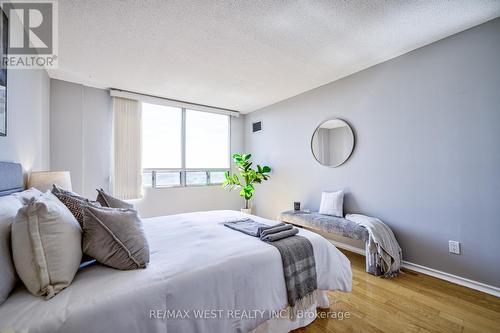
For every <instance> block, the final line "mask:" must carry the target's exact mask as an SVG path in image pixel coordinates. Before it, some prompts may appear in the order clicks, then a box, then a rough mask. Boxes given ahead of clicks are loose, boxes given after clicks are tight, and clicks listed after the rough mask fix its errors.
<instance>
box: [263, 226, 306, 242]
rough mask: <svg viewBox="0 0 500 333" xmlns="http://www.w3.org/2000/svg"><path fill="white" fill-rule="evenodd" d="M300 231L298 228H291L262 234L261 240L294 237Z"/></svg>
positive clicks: (273, 240) (270, 240)
mask: <svg viewBox="0 0 500 333" xmlns="http://www.w3.org/2000/svg"><path fill="white" fill-rule="evenodd" d="M298 233H299V230H298V229H297V228H290V229H289V230H283V231H278V232H274V233H270V234H265V235H263V234H261V236H260V240H261V241H264V242H276V241H278V240H280V239H283V238H288V237H292V236H294V235H296V234H298Z"/></svg>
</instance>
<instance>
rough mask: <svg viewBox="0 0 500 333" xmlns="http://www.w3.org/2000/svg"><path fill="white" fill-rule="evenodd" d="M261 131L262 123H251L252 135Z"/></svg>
mask: <svg viewBox="0 0 500 333" xmlns="http://www.w3.org/2000/svg"><path fill="white" fill-rule="evenodd" d="M261 131H262V121H260V120H259V121H256V122H254V123H252V133H257V132H261Z"/></svg>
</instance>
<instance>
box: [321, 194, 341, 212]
mask: <svg viewBox="0 0 500 333" xmlns="http://www.w3.org/2000/svg"><path fill="white" fill-rule="evenodd" d="M319 213H320V214H323V215H333V216H338V217H344V191H343V190H340V191H337V192H323V194H322V195H321V205H320V206H319Z"/></svg>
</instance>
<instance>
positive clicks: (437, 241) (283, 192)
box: [245, 19, 500, 287]
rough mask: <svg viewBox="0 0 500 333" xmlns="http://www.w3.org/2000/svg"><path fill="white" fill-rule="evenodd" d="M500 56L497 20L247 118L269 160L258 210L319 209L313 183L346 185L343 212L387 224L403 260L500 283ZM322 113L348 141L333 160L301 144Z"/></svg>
mask: <svg viewBox="0 0 500 333" xmlns="http://www.w3.org/2000/svg"><path fill="white" fill-rule="evenodd" d="M499 54H500V19H495V20H493V21H490V22H488V23H485V24H483V25H480V26H478V27H475V28H472V29H470V30H467V31H465V32H462V33H459V34H457V35H454V36H451V37H449V38H446V39H443V40H441V41H438V42H436V43H433V44H431V45H428V46H425V47H423V48H420V49H418V50H415V51H413V52H410V53H407V54H405V55H403V56H401V57H398V58H395V59H393V60H390V61H388V62H385V63H382V64H379V65H377V66H374V67H371V68H369V69H367V70H364V71H361V72H359V73H356V74H353V75H351V76H349V77H346V78H344V79H341V80H338V81H336V82H332V83H330V84H327V85H325V86H322V87H320V88H317V89H314V90H311V91H309V92H306V93H304V94H301V95H298V96H296V97H293V98H290V99H288V100H286V101H283V102H280V103H277V104H275V105H272V106H269V107H267V108H264V109H262V110H260V111H256V112H254V113H251V114H249V115H247V116H246V131H245V132H246V133H247V134H246V149H247V150H248V151H250V152H251V153H252V154H253V156H254V157H255V160H256V161H258V162H260V163H267V164H269V165H270V166H271V167H272V168H273V172H272V174H271V180H270V181H269V182H267V183H266V184H263V185H262V188H260V189H259V191H260V192H259V193H258V194H257V195H256V197H255V208H256V212H257V214H259V215H262V216H265V217H270V218H274V217H276V216H277V214H278V213H279V212H280V211H283V210H287V209H291V208H292V205H293V202H294V201H301V202H302V204H303V206H304V207H306V208H310V209H313V210H316V209H318V206H319V204H320V200H321V191H332V190H337V189H341V188H343V189H345V190H346V192H347V196H346V200H345V208H346V211H347V212H360V213H364V214H368V215H372V216H377V217H379V218H381V219H382V220H384V221H385V222H387V223H388V224H389V225H390V226H391V227H392V228H393V230H394V232H395V234H396V236H397V238H398V240H399V242H400V244H401V247H402V249H403V257H404V259H405V260H408V261H410V262H413V263H416V264H420V265H423V266H427V267H430V268H434V269H437V270H440V271H444V272H447V273H451V274H455V275H458V276H462V277H465V278H469V279H472V280H476V281H480V282H484V283H487V284H491V285H494V286H497V287H500V265H499V259H498V254H499V253H500V243H499V242H498V235H500V223H499V221H500V204H499V198H500V167H499V166H500V146H499V144H500V61H499V59H500V58H499ZM329 118H341V119H345V120H346V121H347V122H349V124H351V126H352V127H353V130H354V134H355V137H356V144H355V149H354V152H353V154H352V156H351V157H350V159H349V160H348V161H347V162H346V163H345V164H343V165H342V166H340V167H338V168H328V167H325V166H322V165H320V164H319V163H317V162H316V160H315V159H314V157H313V155H312V153H311V149H310V142H311V141H310V140H311V136H312V134H313V131H314V129H315V128H316V126H318V125H319V124H320V123H322V122H323V121H325V120H327V119H329ZM255 120H262V122H263V125H262V126H263V129H264V131H263V132H262V133H259V134H251V123H252V121H255ZM448 240H457V241H460V242H461V243H462V254H461V255H454V254H450V253H449V252H448Z"/></svg>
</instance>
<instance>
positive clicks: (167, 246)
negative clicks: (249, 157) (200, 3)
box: [0, 211, 352, 333]
mask: <svg viewBox="0 0 500 333" xmlns="http://www.w3.org/2000/svg"><path fill="white" fill-rule="evenodd" d="M245 216H246V215H244V214H242V213H239V212H236V211H210V212H199V213H190V214H180V215H171V216H163V217H157V218H150V219H145V220H144V229H145V231H146V234H147V237H148V240H149V245H150V250H151V261H150V264H149V266H148V267H147V268H146V269H143V270H135V271H119V270H115V269H112V268H108V267H104V266H101V265H92V266H90V267H87V268H84V269H82V270H80V271H79V272H78V274H77V275H76V277H75V279H74V281H73V283H72V284H71V285H70V286H69V287H68V288H67V289H65V290H64V291H62V292H61V293H60V294H58V295H57V296H56V297H54V298H52V299H50V300H48V301H46V300H44V299H42V298H39V297H35V296H32V295H31V294H29V293H28V292H27V291H26V290H25V289H24V288H23V287H22V286H20V287H18V288H17V289H16V290H15V291H14V292H13V293H12V294H11V295H10V296H9V298H8V299H7V301H6V302H5V303H4V304H2V305H0V331H2V332H3V331H4V330H5V329H13V330H14V331H15V332H44V333H55V332H69V333H72V332H75V333H76V332H82V333H83V332H85V333H88V332H103V333H111V332H120V333H121V332H137V333H139V332H152V333H156V332H158V333H164V332H174V333H177V332H186V333H188V332H189V333H191V332H213V333H223V332H248V331H251V330H253V329H255V328H256V327H257V326H258V325H259V324H261V323H262V322H264V321H266V320H267V319H268V318H269V315H270V314H271V312H270V311H276V312H277V311H279V310H281V309H284V308H286V306H287V297H286V290H285V284H284V277H283V267H282V263H281V257H280V254H279V252H278V250H277V249H276V248H275V247H274V246H272V245H269V244H266V243H264V242H262V241H260V240H259V239H258V238H254V237H251V236H248V235H245V234H242V233H240V232H237V231H234V230H231V229H229V228H226V227H224V226H223V225H222V223H223V222H224V221H228V220H235V219H238V218H241V217H245ZM252 218H254V219H255V220H256V221H258V222H262V223H268V224H274V223H276V222H275V221H270V220H265V219H262V218H258V217H252ZM299 235H302V236H304V237H307V238H308V239H309V240H310V241H311V243H312V244H313V248H314V257H315V260H316V271H317V277H318V288H319V289H322V290H342V291H350V290H351V287H352V275H351V274H352V273H351V268H350V263H349V260H348V259H347V258H346V257H345V256H344V255H343V254H342V253H341V252H339V251H338V250H337V249H336V248H335V247H334V246H333V245H332V244H331V243H330V242H328V241H327V240H325V239H324V238H323V237H321V236H319V235H317V234H315V233H312V232H309V231H307V230H303V229H300V232H299ZM203 310H205V312H203ZM276 312H275V314H276Z"/></svg>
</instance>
